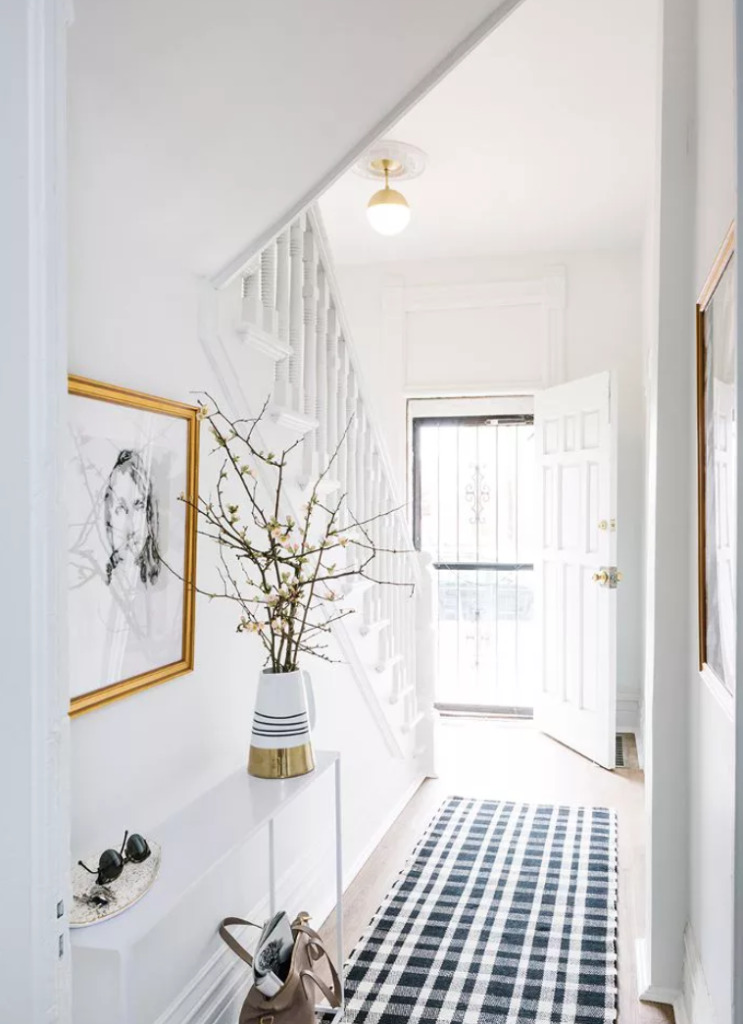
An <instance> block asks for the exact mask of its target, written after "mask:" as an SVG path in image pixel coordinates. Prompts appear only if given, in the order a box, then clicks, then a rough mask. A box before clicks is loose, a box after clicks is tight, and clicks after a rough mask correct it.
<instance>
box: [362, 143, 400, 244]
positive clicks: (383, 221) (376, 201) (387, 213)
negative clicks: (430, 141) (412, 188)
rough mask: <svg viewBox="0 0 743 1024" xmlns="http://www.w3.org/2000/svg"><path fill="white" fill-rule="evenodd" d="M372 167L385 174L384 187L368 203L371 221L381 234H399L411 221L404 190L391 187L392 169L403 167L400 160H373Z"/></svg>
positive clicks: (367, 208) (367, 213)
mask: <svg viewBox="0 0 743 1024" xmlns="http://www.w3.org/2000/svg"><path fill="white" fill-rule="evenodd" d="M372 167H374V169H375V170H377V169H379V170H381V171H382V173H383V174H384V188H380V190H379V191H378V192H375V193H374V195H373V196H372V197H371V199H370V200H369V202H368V203H367V204H366V216H367V218H368V219H369V223H370V224H371V226H372V227H373V228H374V230H375V231H378V232H379V234H380V235H399V234H400V232H401V231H404V230H405V228H406V227H407V226H408V224H409V223H410V206H409V205H408V201H407V199H406V198H405V196H404V195H403V194H402V192H398V191H397V189H394V188H390V171H397V170H401V169H402V165H401V164H400V162H399V161H398V160H389V159H388V158H387V157H382V159H381V160H373V161H372Z"/></svg>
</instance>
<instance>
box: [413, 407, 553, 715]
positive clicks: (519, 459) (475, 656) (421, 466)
mask: <svg viewBox="0 0 743 1024" xmlns="http://www.w3.org/2000/svg"><path fill="white" fill-rule="evenodd" d="M413 436H414V468H415V472H414V509H415V517H414V519H415V521H414V528H415V540H416V545H417V546H418V547H419V548H420V549H421V550H424V551H427V552H429V553H430V554H431V555H432V557H433V564H434V568H435V570H436V581H437V592H438V633H437V656H438V687H437V689H438V692H437V701H438V702H439V703H442V704H476V705H482V706H487V707H503V706H506V707H512V706H518V707H529V706H530V705H531V692H530V688H531V682H532V675H533V663H532V659H533V653H534V647H535V640H536V636H535V635H534V634H533V632H532V625H533V575H534V574H533V554H532V552H533V547H532V515H533V477H534V470H533V421H532V419H531V417H510V418H507V419H506V418H498V417H494V418H490V419H482V418H472V417H467V418H456V419H455V418H437V419H416V420H415V421H414V431H413Z"/></svg>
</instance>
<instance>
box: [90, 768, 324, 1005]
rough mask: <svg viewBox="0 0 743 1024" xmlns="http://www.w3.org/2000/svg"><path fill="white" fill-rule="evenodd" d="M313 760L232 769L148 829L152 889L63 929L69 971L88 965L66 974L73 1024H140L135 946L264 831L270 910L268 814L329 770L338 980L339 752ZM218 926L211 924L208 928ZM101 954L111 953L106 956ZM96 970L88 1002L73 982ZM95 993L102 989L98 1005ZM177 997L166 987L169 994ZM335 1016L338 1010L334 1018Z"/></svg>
mask: <svg viewBox="0 0 743 1024" xmlns="http://www.w3.org/2000/svg"><path fill="white" fill-rule="evenodd" d="M315 759H316V768H315V771H314V772H311V773H310V774H308V775H302V776H300V777H299V778H296V779H286V780H283V781H274V780H267V779H256V778H253V776H251V775H248V774H247V772H246V771H245V769H241V770H239V771H236V772H234V773H233V774H232V775H230V776H228V777H227V778H226V779H224V780H223V781H222V782H221V783H219V784H218V785H217V786H216V787H215V788H214V789H211V790H209V791H208V792H207V793H204V794H203V795H202V796H201V797H199V798H198V799H197V800H195V801H194V802H193V803H191V804H190V805H188V806H187V807H185V808H184V809H183V810H181V811H178V812H177V813H176V814H174V815H173V816H172V817H170V818H168V819H167V820H166V821H164V822H163V823H162V824H161V825H160V827H158V828H156V829H153V830H152V835H153V837H154V838H155V839H157V841H158V842H159V843H160V845H161V848H162V863H161V865H160V872H159V875H158V877H157V878H156V879H155V882H154V884H153V886H152V889H151V890H150V891H149V892H148V893H147V895H146V896H144V897H143V898H142V899H141V900H140V901H139V902H138V903H135V904H134V905H133V906H132V907H130V908H128V909H127V910H125V911H123V912H122V913H121V914H120V915H118V916H116V917H111V918H109V919H108V920H106V921H101V922H99V923H97V924H95V925H90V926H88V927H85V928H75V929H73V930H72V931H71V945H72V957H73V969H74V967H75V961H76V959H77V960H79V961H80V962H82V961H83V960H86V959H87V962H88V963H89V964H90V965H91V970H90V971H89V970H83V971H79V970H74V973H73V978H74V979H76V980H77V986H78V988H77V989H76V991H75V992H74V993H73V996H74V1006H75V1017H74V1024H88V1021H100V1020H102V1019H104V1018H105V1020H106V1021H107V1024H145V1021H143V1020H141V1019H140V1017H141V1011H140V1012H139V1013H138V1012H136V1011H135V1010H134V1008H133V1006H132V1001H131V981H132V979H131V976H130V972H131V966H132V957H133V953H134V951H135V949H136V947H137V945H138V944H139V943H141V942H142V940H143V939H144V938H145V937H146V936H147V935H148V934H149V933H151V932H153V931H154V929H156V928H157V927H158V925H159V924H160V922H162V921H164V919H165V918H166V917H167V916H168V915H169V914H170V913H171V912H172V911H173V910H174V909H175V908H176V907H177V905H178V903H179V901H180V900H182V899H183V897H184V896H185V894H186V893H187V892H188V890H189V889H191V887H192V886H194V885H195V884H196V883H198V882H199V880H200V879H202V878H204V877H205V876H207V875H208V874H209V873H210V872H212V871H213V870H214V869H215V868H217V867H218V865H219V863H220V862H221V861H223V860H225V859H226V858H227V857H228V856H229V855H230V854H231V853H234V852H235V851H236V850H238V849H240V848H241V847H242V846H244V845H245V844H246V843H247V842H248V841H249V840H250V839H251V838H252V837H254V836H255V835H256V834H257V833H259V832H261V831H263V830H264V829H265V831H266V835H267V845H268V865H269V906H270V910H271V913H273V912H274V911H275V909H276V849H275V838H274V827H275V821H276V818H277V816H278V815H280V814H281V812H282V811H283V810H285V809H286V808H287V807H289V805H290V804H292V803H293V802H294V801H296V800H297V799H298V798H300V797H301V795H302V794H303V793H304V792H305V791H306V790H307V789H308V788H309V787H310V786H312V785H314V783H315V782H316V780H317V779H318V778H320V777H322V776H324V775H326V773H329V772H332V773H333V776H334V782H335V814H334V818H335V873H336V877H335V885H336V945H337V950H336V956H337V965H338V971H339V974H340V978H341V984H343V864H342V850H341V846H342V839H341V772H340V755H339V754H338V753H337V752H335V751H321V752H318V753H316V756H315ZM124 870H126V869H124ZM240 909H241V908H239V907H236V908H235V910H234V913H236V914H238V915H239V914H240ZM245 909H247V908H245ZM218 923H219V922H218V921H216V920H215V921H214V929H215V931H216V928H217V925H218ZM106 953H108V954H113V957H110V956H109V957H108V958H106V957H105V954H106ZM86 954H87V957H86ZM98 969H100V977H101V984H100V985H95V984H92V983H91V984H90V1000H88V999H87V998H86V992H81V991H79V986H80V985H81V984H83V983H84V980H85V981H87V980H90V979H91V977H92V976H91V971H96V970H98ZM86 987H87V986H86ZM102 990H103V991H107V992H108V998H105V999H104V1001H103V1002H101V998H102ZM177 995H178V993H175V992H174V993H173V998H175V997H176V996H177ZM112 996H113V997H114V998H111V997H112ZM104 1008H105V1009H104ZM318 1009H319V1007H318ZM325 1010H326V1011H327V1007H325ZM102 1011H103V1012H102ZM342 1014H343V1008H341V1010H339V1011H338V1013H336V1015H335V1018H334V1019H338V1018H340V1017H342ZM147 1024H149V1022H147Z"/></svg>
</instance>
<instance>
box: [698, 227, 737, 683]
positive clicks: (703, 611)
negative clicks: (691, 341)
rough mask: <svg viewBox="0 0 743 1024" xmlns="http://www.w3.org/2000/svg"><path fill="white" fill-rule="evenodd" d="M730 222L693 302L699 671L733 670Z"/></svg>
mask: <svg viewBox="0 0 743 1024" xmlns="http://www.w3.org/2000/svg"><path fill="white" fill-rule="evenodd" d="M734 257H735V225H734V224H733V225H731V227H730V229H729V230H728V233H727V235H726V236H725V240H724V241H723V243H722V246H721V247H720V250H719V252H718V254H717V256H716V258H715V261H714V264H713V266H712V269H711V270H710V273H709V275H708V277H707V280H706V282H705V284H704V287H703V288H702V291H701V294H700V296H699V299H698V301H697V305H696V378H697V379H696V389H697V393H696V398H697V529H698V539H697V545H698V594H699V602H698V605H699V670H700V672H711V673H712V674H713V675H714V676H715V678H716V679H717V680H718V681H719V682H720V683H721V684H722V685H723V686H724V687H725V688H726V689H727V690H729V691H730V692H733V689H734V674H735V654H734V647H735V644H734V640H735V618H734V616H735V581H734V578H733V577H734V566H735V561H736V552H735V517H736V511H735V509H736V505H737V484H736V475H735V444H736V438H735V424H736V419H737V416H736V411H737V410H736V400H735V392H736V377H737V368H736V359H735V349H736V337H735V308H736V304H737V298H736V292H735V260H734Z"/></svg>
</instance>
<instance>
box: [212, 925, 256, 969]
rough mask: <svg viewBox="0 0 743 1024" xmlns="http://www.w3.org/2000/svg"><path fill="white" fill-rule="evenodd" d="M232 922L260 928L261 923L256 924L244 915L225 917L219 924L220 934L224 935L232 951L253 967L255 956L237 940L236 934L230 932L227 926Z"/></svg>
mask: <svg viewBox="0 0 743 1024" xmlns="http://www.w3.org/2000/svg"><path fill="white" fill-rule="evenodd" d="M231 924H249V925H250V926H251V928H258V929H260V927H261V926H260V925H259V924H255V922H254V921H246V920H245V919H244V918H242V917H226V918H225V919H224V921H222V923H221V924H220V926H219V934H220V935H221V936H222V938H223V939H224V941H225V942H226V943H227V945H228V946H229V947H230V949H231V950H232V952H233V953H236V954H237V955H238V956H239V957H240V959H241V960H244V961H245V963H246V964H248V966H249V967H252V966H253V958H252V956H251V955H250V953H248V951H247V949H243V947H242V946H241V945H240V943H239V942H238V941H237V939H236V938H235V936H234V935H230V933H229V932H228V931H227V927H228V926H229V925H231Z"/></svg>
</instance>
